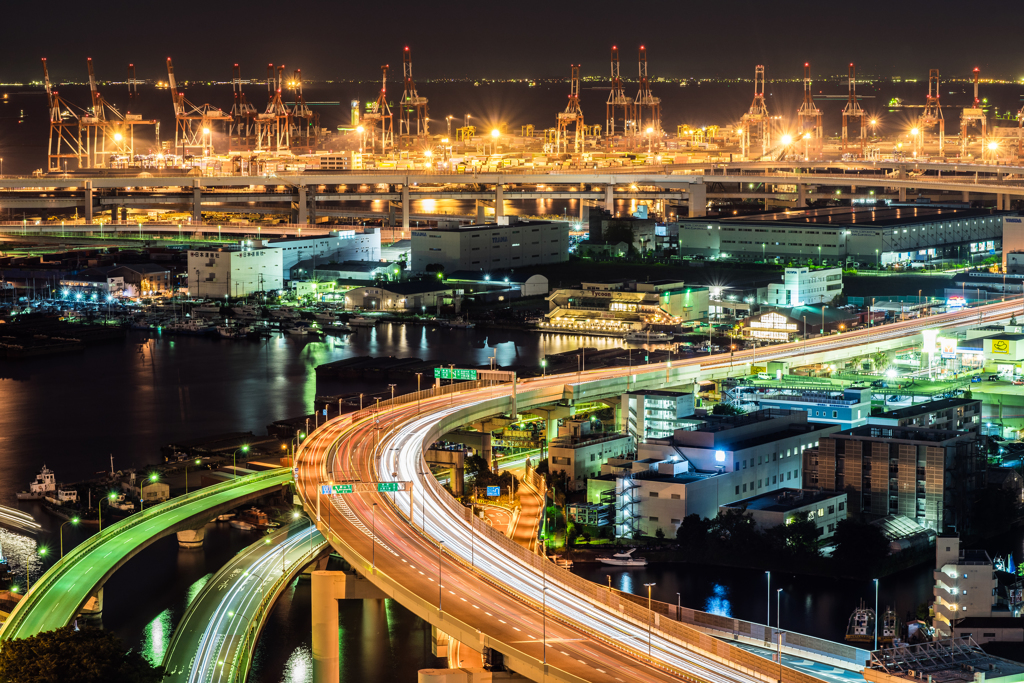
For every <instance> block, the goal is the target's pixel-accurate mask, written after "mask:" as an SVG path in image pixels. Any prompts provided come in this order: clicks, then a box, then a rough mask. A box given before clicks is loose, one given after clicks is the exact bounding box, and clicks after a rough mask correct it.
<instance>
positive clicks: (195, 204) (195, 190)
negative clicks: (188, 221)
mask: <svg viewBox="0 0 1024 683" xmlns="http://www.w3.org/2000/svg"><path fill="white" fill-rule="evenodd" d="M192 222H193V223H202V222H203V188H202V187H200V185H199V180H198V179H196V180H193V181H192Z"/></svg>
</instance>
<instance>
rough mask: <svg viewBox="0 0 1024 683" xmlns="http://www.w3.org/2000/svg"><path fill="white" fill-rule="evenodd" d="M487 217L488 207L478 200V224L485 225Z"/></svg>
mask: <svg viewBox="0 0 1024 683" xmlns="http://www.w3.org/2000/svg"><path fill="white" fill-rule="evenodd" d="M486 216H487V207H486V206H484V203H483V202H482V201H480V200H479V199H478V200H476V222H477V223H483V222H484V218H485V217H486Z"/></svg>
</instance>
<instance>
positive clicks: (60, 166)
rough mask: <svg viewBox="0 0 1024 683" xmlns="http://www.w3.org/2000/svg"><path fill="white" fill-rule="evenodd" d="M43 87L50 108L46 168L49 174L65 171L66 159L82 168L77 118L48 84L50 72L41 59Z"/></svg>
mask: <svg viewBox="0 0 1024 683" xmlns="http://www.w3.org/2000/svg"><path fill="white" fill-rule="evenodd" d="M43 86H44V87H45V88H46V99H47V102H48V103H49V107H50V138H49V142H48V143H47V147H46V167H47V170H48V171H50V172H56V171H64V170H66V163H67V161H66V160H68V159H73V160H74V162H75V165H76V166H77V167H78V168H81V167H82V138H81V135H80V128H79V121H78V116H77V115H76V114H75V113H74V112H73V111H72V110H71V106H70V105H69V104H68V103H67V102H65V101H64V100H63V99H62V98H61V96H60V95H59V94H57V91H56V90H55V89H54V88H53V86H52V85H51V84H50V70H49V69H48V68H47V65H46V57H43Z"/></svg>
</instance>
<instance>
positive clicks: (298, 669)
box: [281, 645, 313, 683]
mask: <svg viewBox="0 0 1024 683" xmlns="http://www.w3.org/2000/svg"><path fill="white" fill-rule="evenodd" d="M312 680H313V652H312V651H311V650H310V649H309V648H308V647H307V646H305V645H300V646H299V647H297V648H295V651H294V652H292V654H291V655H290V656H289V657H288V661H286V662H285V663H284V677H283V678H282V679H281V683H311V681H312Z"/></svg>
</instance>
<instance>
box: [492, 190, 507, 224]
mask: <svg viewBox="0 0 1024 683" xmlns="http://www.w3.org/2000/svg"><path fill="white" fill-rule="evenodd" d="M504 216H505V188H504V187H502V184H501V183H496V184H495V185H494V222H495V223H497V222H498V219H499V218H503V217H504Z"/></svg>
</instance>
